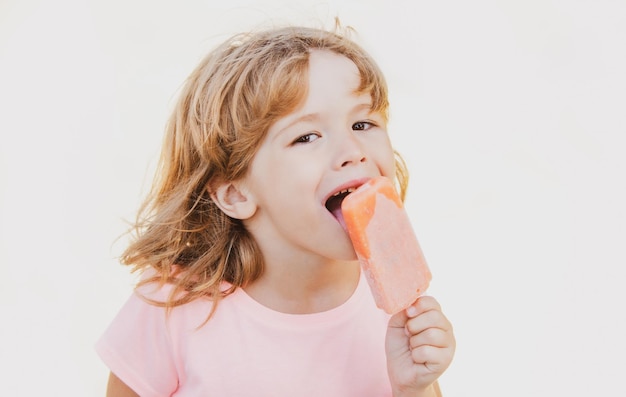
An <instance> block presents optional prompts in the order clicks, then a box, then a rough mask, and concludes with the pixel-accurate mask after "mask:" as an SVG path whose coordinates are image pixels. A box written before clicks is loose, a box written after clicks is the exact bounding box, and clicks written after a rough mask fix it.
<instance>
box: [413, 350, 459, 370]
mask: <svg viewBox="0 0 626 397" xmlns="http://www.w3.org/2000/svg"><path fill="white" fill-rule="evenodd" d="M451 352H452V349H441V348H437V347H433V346H420V347H417V348H415V349H412V350H411V358H412V359H413V362H415V363H416V364H419V365H423V366H424V368H425V369H426V370H427V372H430V373H441V372H443V371H444V370H445V369H446V368H447V367H448V365H449V363H450V361H451V358H450V355H451V354H452V353H451Z"/></svg>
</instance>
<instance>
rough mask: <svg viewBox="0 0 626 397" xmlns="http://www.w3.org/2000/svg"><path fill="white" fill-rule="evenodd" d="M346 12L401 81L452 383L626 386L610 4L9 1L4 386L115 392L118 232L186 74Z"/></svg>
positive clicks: (624, 169)
mask: <svg viewBox="0 0 626 397" xmlns="http://www.w3.org/2000/svg"><path fill="white" fill-rule="evenodd" d="M220 4H222V5H220ZM226 4H228V5H226ZM335 16H339V18H340V19H341V21H342V23H343V24H344V25H351V26H353V27H354V28H355V29H356V30H357V32H358V34H359V36H358V40H359V41H360V42H361V43H362V44H363V45H364V46H365V47H366V48H367V49H368V50H370V52H371V53H372V54H373V55H374V56H375V57H376V59H377V60H378V61H379V63H380V65H381V67H382V68H383V70H384V71H385V73H386V74H387V77H388V80H389V85H390V92H391V101H392V121H391V125H390V133H391V135H392V139H393V140H394V142H395V144H396V146H397V148H398V149H399V150H400V151H401V152H402V153H403V154H404V155H405V157H406V159H407V160H408V162H409V165H410V168H411V171H412V180H411V186H410V190H409V196H408V200H407V208H408V210H409V211H410V214H411V217H412V219H413V221H414V225H415V228H416V232H417V234H418V237H419V239H420V241H421V243H422V248H423V249H424V252H425V254H426V256H427V259H428V261H429V263H430V266H431V268H432V271H433V274H434V280H433V283H432V288H431V290H430V293H431V294H432V295H434V296H436V297H437V298H438V299H439V301H440V302H441V303H442V305H443V307H444V311H445V312H446V313H447V315H448V316H449V317H450V319H451V320H452V322H453V323H454V325H455V330H456V336H457V340H458V350H457V354H456V357H455V360H454V362H453V364H452V366H451V367H450V369H449V370H448V372H446V373H445V374H444V375H443V377H442V378H441V383H442V387H443V390H444V393H445V395H446V397H454V396H494V397H495V396H590V395H593V396H600V395H602V396H624V395H626V384H625V382H624V380H623V379H624V373H625V371H626V364H625V363H626V342H625V341H624V337H625V335H626V314H625V312H626V310H625V306H626V305H625V303H626V293H625V292H624V289H625V288H624V284H625V282H626V271H625V270H624V269H625V267H626V254H625V253H624V251H625V250H626V226H625V225H626V210H625V209H624V208H625V203H626V182H625V181H626V159H625V157H626V156H625V155H624V152H625V149H626V145H625V144H626V138H625V136H626V135H625V134H626V72H625V71H626V3H624V2H623V1H618V0H615V1H610V0H578V1H574V0H572V1H557V0H525V1H523V0H518V1H513V0H508V1H495V0H476V1H464V0H450V1H423V0H420V1H408V0H407V1H399V0H395V1H394V0H392V1H382V0H368V1H366V0H358V1H357V0H354V1H331V2H329V1H313V0H308V1H304V0H301V1H279V0H271V1H270V0H267V1H221V2H220V3H217V2H215V1H209V0H205V1H200V0H197V1H177V2H175V1H148V0H145V1H126V0H110V1H104V0H102V1H95V0H89V1H84V0H83V1H80V0H74V1H72V0H56V1H36V0H23V1H15V0H8V1H7V0H2V1H0V133H1V139H0V156H1V157H0V211H1V212H0V264H1V270H0V321H1V324H2V325H1V326H0V390H2V392H1V393H2V395H7V396H40V395H46V396H61V395H63V396H102V395H104V388H105V383H106V376H107V369H106V368H105V367H104V365H103V364H102V363H101V362H100V361H99V359H98V357H97V356H96V354H95V353H94V351H93V344H94V342H95V340H96V339H97V338H98V336H99V335H100V334H101V333H102V331H103V330H104V328H105V327H106V325H107V324H108V323H109V321H110V320H111V318H112V317H113V315H114V314H115V313H116V311H117V310H118V308H119V306H120V305H121V304H122V302H123V301H124V300H125V299H126V297H127V295H128V293H129V292H130V290H131V285H132V282H133V278H132V277H131V276H130V275H129V273H128V270H127V269H126V268H124V267H122V266H121V265H119V264H118V262H117V260H116V255H119V253H120V252H121V250H122V249H123V247H124V239H121V240H117V238H118V237H119V236H120V235H121V234H123V232H124V231H125V230H126V227H127V224H126V223H125V220H132V218H133V216H134V213H135V210H136V209H137V206H138V205H139V202H140V200H141V198H142V197H143V195H144V194H145V192H146V190H147V188H148V185H149V183H150V179H151V173H152V170H153V167H154V165H155V162H156V160H157V157H158V151H159V145H160V140H161V136H162V131H163V126H164V123H165V119H166V118H167V116H168V112H169V111H170V109H171V108H172V105H173V99H174V97H175V94H176V92H177V90H178V88H179V87H180V85H181V83H182V81H183V79H184V78H185V77H186V76H187V74H188V73H189V72H190V71H191V69H192V68H193V67H194V66H195V65H196V63H197V62H198V61H199V60H200V58H201V57H202V56H203V55H204V54H205V53H206V51H208V50H209V49H210V48H211V47H212V46H213V45H214V44H215V43H217V42H218V41H221V40H222V39H224V38H225V37H226V36H228V35H230V34H231V33H235V32H238V31H241V30H248V29H250V28H254V27H257V26H258V25H259V24H262V25H263V26H267V25H268V22H269V24H271V23H275V24H283V23H304V24H309V25H314V26H321V25H323V26H330V25H332V20H333V18H334V17H335ZM321 381H323V380H321Z"/></svg>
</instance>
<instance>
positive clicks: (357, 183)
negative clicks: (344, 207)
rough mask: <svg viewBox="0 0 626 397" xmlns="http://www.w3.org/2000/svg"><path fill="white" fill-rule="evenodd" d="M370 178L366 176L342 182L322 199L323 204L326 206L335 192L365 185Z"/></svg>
mask: <svg viewBox="0 0 626 397" xmlns="http://www.w3.org/2000/svg"><path fill="white" fill-rule="evenodd" d="M370 179H372V178H371V177H366V178H358V179H352V180H350V181H348V182H345V183H342V184H341V185H339V186H337V187H335V188H334V189H333V190H332V191H331V192H330V193H328V194H327V195H326V196H325V197H324V199H323V200H322V205H323V206H324V207H326V203H328V200H329V199H330V198H331V197H332V196H334V195H335V194H337V193H339V192H341V191H342V190H346V189H351V188H354V189H356V188H358V187H359V186H361V185H363V184H364V183H366V182H367V181H369V180H370Z"/></svg>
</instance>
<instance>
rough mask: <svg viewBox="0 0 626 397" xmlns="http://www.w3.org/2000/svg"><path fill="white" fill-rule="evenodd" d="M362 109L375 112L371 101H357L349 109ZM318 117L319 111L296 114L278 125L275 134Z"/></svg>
mask: <svg viewBox="0 0 626 397" xmlns="http://www.w3.org/2000/svg"><path fill="white" fill-rule="evenodd" d="M363 109H367V110H368V113H369V114H372V113H376V112H374V111H373V108H372V103H371V102H362V103H359V104H357V105H355V106H354V107H353V108H352V109H351V110H350V113H358V112H361V111H362V110H363ZM319 119H320V114H319V113H306V114H303V115H301V116H298V117H296V118H295V119H293V120H291V121H289V122H287V124H285V125H284V126H282V127H280V129H279V130H278V131H276V136H280V135H282V134H283V133H284V132H285V131H286V130H288V129H290V128H291V127H293V126H294V125H297V124H299V123H306V122H313V121H317V120H319Z"/></svg>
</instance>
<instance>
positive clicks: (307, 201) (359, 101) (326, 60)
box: [243, 50, 395, 263]
mask: <svg viewBox="0 0 626 397" xmlns="http://www.w3.org/2000/svg"><path fill="white" fill-rule="evenodd" d="M308 81H309V91H308V95H307V97H306V98H305V101H304V103H303V104H302V105H301V106H300V107H299V108H297V109H296V110H295V111H294V112H293V113H291V114H288V115H287V116H285V117H283V118H281V119H279V120H278V121H277V122H276V123H275V124H273V125H272V126H271V127H270V129H269V131H268V134H267V136H266V137H265V140H264V141H263V142H262V144H261V146H260V148H259V150H258V152H257V154H256V155H255V158H254V159H253V161H252V164H251V166H250V169H249V173H248V175H247V177H246V179H245V180H244V181H243V182H244V185H245V187H246V190H247V192H248V195H249V197H250V198H251V199H252V200H254V202H255V204H256V212H255V213H254V215H252V217H250V218H249V219H247V220H245V225H246V227H247V229H248V230H249V231H250V232H251V233H252V235H253V236H254V238H255V239H256V241H257V242H258V243H259V246H260V248H261V250H262V251H263V254H264V256H265V260H266V262H267V263H271V262H272V261H275V260H280V259H281V258H282V260H291V259H290V258H292V259H294V260H295V258H298V260H299V261H302V260H306V259H305V258H308V260H312V261H320V260H321V261H327V260H329V259H330V260H355V259H356V256H355V253H354V250H353V248H352V244H351V243H350V240H349V238H348V235H347V233H346V231H345V230H344V228H343V226H342V223H343V219H342V217H341V215H340V211H339V205H340V202H341V200H340V199H338V198H337V197H335V198H333V196H335V195H337V194H338V193H340V192H342V191H344V190H346V189H351V188H355V187H358V186H359V185H361V184H363V183H364V182H365V181H366V180H368V179H370V178H372V177H375V176H379V175H383V176H386V177H388V178H392V179H393V178H394V172H395V162H394V154H393V150H392V148H391V144H390V141H389V137H388V135H387V131H386V126H385V122H384V118H383V116H382V115H381V114H378V113H372V112H371V104H372V100H371V98H370V95H369V94H356V93H355V92H356V90H357V88H358V87H359V83H360V76H359V72H358V69H357V67H356V66H355V65H354V63H353V62H352V61H350V60H349V59H348V58H346V57H344V56H342V55H338V54H336V53H333V52H330V51H326V50H313V51H312V52H311V55H310V61H309V76H308ZM340 197H341V196H340ZM303 255H304V256H303Z"/></svg>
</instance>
